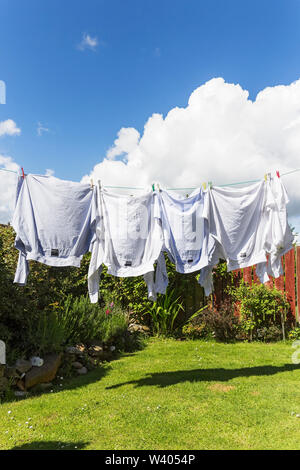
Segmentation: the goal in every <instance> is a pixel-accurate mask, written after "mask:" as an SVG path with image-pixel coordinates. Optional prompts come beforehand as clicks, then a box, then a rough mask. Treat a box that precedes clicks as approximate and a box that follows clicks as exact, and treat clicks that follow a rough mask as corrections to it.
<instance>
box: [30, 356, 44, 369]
mask: <svg viewBox="0 0 300 470" xmlns="http://www.w3.org/2000/svg"><path fill="white" fill-rule="evenodd" d="M30 361H31V365H32V366H35V367H42V365H43V364H44V359H42V358H41V357H38V356H33V357H31V358H30Z"/></svg>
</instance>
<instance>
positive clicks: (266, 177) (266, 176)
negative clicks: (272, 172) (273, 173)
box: [264, 173, 268, 181]
mask: <svg viewBox="0 0 300 470" xmlns="http://www.w3.org/2000/svg"><path fill="white" fill-rule="evenodd" d="M264 178H265V181H267V179H268V175H267V173H265V176H264Z"/></svg>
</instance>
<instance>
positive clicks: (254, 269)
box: [253, 266, 260, 284]
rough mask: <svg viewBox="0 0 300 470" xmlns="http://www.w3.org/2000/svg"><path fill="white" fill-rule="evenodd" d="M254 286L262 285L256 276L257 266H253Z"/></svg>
mask: <svg viewBox="0 0 300 470" xmlns="http://www.w3.org/2000/svg"><path fill="white" fill-rule="evenodd" d="M253 284H260V280H259V279H258V275H257V274H256V266H253Z"/></svg>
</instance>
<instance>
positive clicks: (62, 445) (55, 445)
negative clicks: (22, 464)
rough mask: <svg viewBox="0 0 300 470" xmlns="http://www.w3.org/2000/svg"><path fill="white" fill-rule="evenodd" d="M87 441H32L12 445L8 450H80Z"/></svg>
mask: <svg viewBox="0 0 300 470" xmlns="http://www.w3.org/2000/svg"><path fill="white" fill-rule="evenodd" d="M88 444H89V443H88V442H83V441H80V442H61V441H34V442H27V443H26V444H22V445H20V446H16V447H12V448H11V449H10V450H80V449H84V448H85V447H86V446H87V445H88Z"/></svg>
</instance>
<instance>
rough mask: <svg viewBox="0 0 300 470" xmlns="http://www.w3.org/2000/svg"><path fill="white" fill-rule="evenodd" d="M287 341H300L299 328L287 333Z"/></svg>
mask: <svg viewBox="0 0 300 470" xmlns="http://www.w3.org/2000/svg"><path fill="white" fill-rule="evenodd" d="M288 337H289V339H290V340H292V341H295V340H297V339H300V328H299V326H298V327H297V328H294V329H293V330H291V331H290V332H289V336H288Z"/></svg>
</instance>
